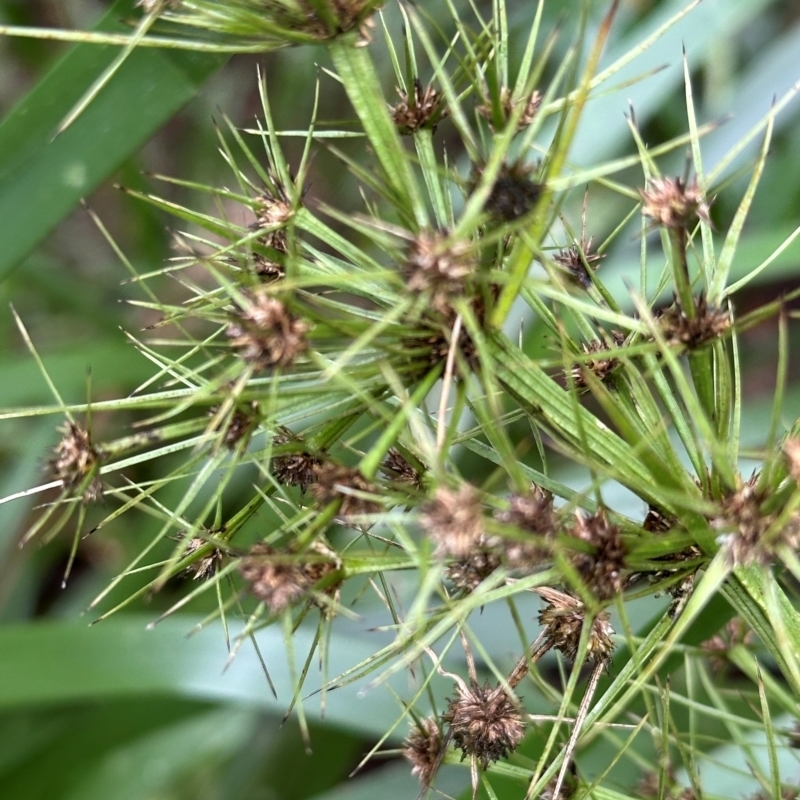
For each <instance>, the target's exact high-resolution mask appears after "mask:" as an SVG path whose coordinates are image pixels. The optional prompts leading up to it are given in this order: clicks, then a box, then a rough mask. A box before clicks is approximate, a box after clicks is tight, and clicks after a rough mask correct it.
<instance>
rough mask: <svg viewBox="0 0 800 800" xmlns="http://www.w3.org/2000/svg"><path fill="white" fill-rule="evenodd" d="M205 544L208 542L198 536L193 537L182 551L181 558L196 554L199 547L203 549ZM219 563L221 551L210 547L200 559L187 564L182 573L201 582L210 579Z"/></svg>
mask: <svg viewBox="0 0 800 800" xmlns="http://www.w3.org/2000/svg"><path fill="white" fill-rule="evenodd" d="M207 544H208V542H207V541H206V540H205V539H203V538H202V537H200V536H195V537H194V538H193V539H192V540H191V541H190V542H189V544H188V545H186V549H185V550H184V551H183V557H184V558H186V556H190V555H192V554H193V553H196V552H197V551H198V550H199V549H200V548H201V547H205V546H206V545H207ZM221 563H222V550H220V549H219V548H218V547H212V548H211V550H209V552H208V553H206V555H204V556H203V557H202V558H200V559H198V560H197V561H194V562H192V563H191V564H189V566H188V567H186V569H185V570H184V573H185V574H186V575H187V576H189V577H191V578H194V580H196V581H202V580H205V579H206V578H209V577H211V575H213V574H214V573H215V572H216V571H217V568H218V567H219V565H220V564H221Z"/></svg>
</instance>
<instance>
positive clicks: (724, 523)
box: [711, 473, 800, 565]
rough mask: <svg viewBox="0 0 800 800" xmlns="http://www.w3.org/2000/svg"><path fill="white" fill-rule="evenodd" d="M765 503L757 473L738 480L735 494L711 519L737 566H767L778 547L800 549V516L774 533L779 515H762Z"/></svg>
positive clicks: (730, 495)
mask: <svg viewBox="0 0 800 800" xmlns="http://www.w3.org/2000/svg"><path fill="white" fill-rule="evenodd" d="M765 499H766V495H765V494H764V493H763V492H762V491H759V488H758V474H757V473H754V474H753V475H752V476H751V477H750V479H749V480H747V481H744V482H743V481H741V479H740V480H739V486H738V487H737V489H736V491H734V492H731V493H730V494H729V495H728V496H727V497H726V498H724V499H723V501H722V503H721V504H720V508H719V511H718V512H717V514H716V515H715V516H714V517H712V518H711V527H712V528H714V529H715V530H717V531H719V532H720V539H721V541H722V542H723V543H724V545H725V546H726V547H727V548H728V552H729V555H730V558H731V560H732V561H733V563H734V564H742V565H748V564H762V565H766V564H769V563H770V562H771V561H772V560H773V557H774V553H775V550H776V549H777V548H778V547H780V546H782V545H785V546H787V547H789V548H790V549H795V548H797V547H798V546H799V545H800V514H797V513H795V514H794V515H793V516H792V517H791V518H790V519H788V520H787V521H785V523H784V524H783V526H782V527H781V528H780V530H771V529H772V527H773V523H774V522H775V521H776V519H777V515H776V514H772V513H765V512H764V511H762V508H761V506H762V503H763V502H764V500H765Z"/></svg>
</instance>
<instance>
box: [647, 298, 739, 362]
mask: <svg viewBox="0 0 800 800" xmlns="http://www.w3.org/2000/svg"><path fill="white" fill-rule="evenodd" d="M656 319H657V321H658V324H659V327H660V328H661V332H662V334H663V335H664V338H665V339H666V340H667V342H669V343H670V344H682V345H684V346H685V347H687V348H688V349H689V350H693V349H695V348H697V347H701V346H702V345H703V344H705V343H706V342H708V341H710V340H712V339H716V338H717V337H718V336H721V335H722V334H723V333H725V331H727V330H728V329H729V328H730V327H731V324H732V320H731V315H730V313H729V312H728V311H727V310H725V309H722V308H713V307H709V305H708V301H707V300H706V297H705V295H700V297H698V298H697V300H696V305H695V316H694V317H693V318H691V319H690V318H689V317H687V316H686V314H685V313H684V311H683V309H681V308H680V307H679V306H678V305H674V306H672V307H671V308H669V309H667V310H666V311H665V312H664V313H663V314H660V315H658V317H657V318H656Z"/></svg>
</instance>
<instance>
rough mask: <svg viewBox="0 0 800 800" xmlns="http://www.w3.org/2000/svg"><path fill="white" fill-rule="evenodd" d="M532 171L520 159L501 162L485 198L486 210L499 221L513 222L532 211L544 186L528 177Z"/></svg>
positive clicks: (530, 167)
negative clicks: (505, 162)
mask: <svg viewBox="0 0 800 800" xmlns="http://www.w3.org/2000/svg"><path fill="white" fill-rule="evenodd" d="M532 171H533V167H532V166H529V165H526V164H524V163H522V162H521V161H517V162H514V163H513V164H503V166H502V167H501V168H500V172H499V173H498V175H497V180H495V182H494V185H493V186H492V191H491V192H490V193H489V197H488V198H487V200H486V205H485V209H486V211H487V212H488V213H489V214H491V215H492V216H493V217H495V218H496V219H497V220H499V221H500V222H514V221H515V220H517V219H520V218H521V217H524V216H525V215H526V214H528V213H529V212H530V211H532V210H533V208H534V206H535V205H536V203H537V202H538V200H539V197H540V196H541V194H542V189H543V188H544V186H543V185H542V184H540V183H534V182H533V181H532V180H531V179H530V174H531V172H532Z"/></svg>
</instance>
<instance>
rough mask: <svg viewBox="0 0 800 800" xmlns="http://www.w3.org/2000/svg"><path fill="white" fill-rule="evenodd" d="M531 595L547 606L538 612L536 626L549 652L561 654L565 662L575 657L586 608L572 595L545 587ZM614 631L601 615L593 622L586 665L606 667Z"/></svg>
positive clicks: (604, 615) (612, 645) (601, 613)
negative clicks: (538, 626) (538, 627)
mask: <svg viewBox="0 0 800 800" xmlns="http://www.w3.org/2000/svg"><path fill="white" fill-rule="evenodd" d="M534 591H535V592H536V593H537V594H539V595H540V596H541V597H543V598H544V599H545V600H546V601H547V603H548V605H547V607H546V608H544V609H542V610H541V611H540V612H539V624H540V625H542V626H543V627H544V636H545V643H546V645H547V647H548V648H553V649H555V650H559V651H561V653H563V654H564V657H565V658H566V659H567V660H568V661H575V659H576V658H577V657H578V650H579V644H580V640H581V632H582V630H583V625H584V622H585V621H586V608H585V606H584V605H583V603H582V602H581V601H580V600H579V599H578V598H577V597H575V596H574V595H571V594H569V593H567V592H561V591H559V590H558V589H552V588H550V587H547V586H544V587H540V588H537V589H534ZM613 634H614V629H613V628H612V627H611V622H610V617H609V616H608V614H607V613H606V612H605V611H601V612H600V613H599V614H598V615H597V616H596V617H595V618H594V619H593V620H592V630H591V633H590V635H589V641H588V644H587V647H586V660H587V662H594V663H605V662H607V661H609V660H610V659H611V652H612V651H613V649H614V643H613V642H612V641H611V637H612V636H613Z"/></svg>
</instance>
